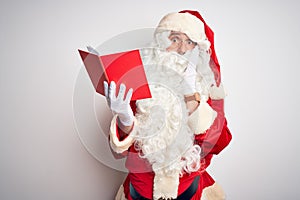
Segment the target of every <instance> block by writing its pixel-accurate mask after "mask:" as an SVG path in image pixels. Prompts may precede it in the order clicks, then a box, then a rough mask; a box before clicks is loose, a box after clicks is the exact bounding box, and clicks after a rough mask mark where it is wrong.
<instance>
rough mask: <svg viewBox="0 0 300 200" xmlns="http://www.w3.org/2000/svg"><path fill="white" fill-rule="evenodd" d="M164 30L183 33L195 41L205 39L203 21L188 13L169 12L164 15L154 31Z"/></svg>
mask: <svg viewBox="0 0 300 200" xmlns="http://www.w3.org/2000/svg"><path fill="white" fill-rule="evenodd" d="M165 30H169V31H179V32H182V33H185V34H186V35H187V36H188V37H189V38H190V39H191V40H193V41H194V42H197V43H201V42H204V41H207V42H209V41H208V40H207V37H206V35H205V29H204V24H203V22H202V21H201V20H200V19H198V18H197V17H195V16H194V15H192V14H189V13H170V14H167V15H166V16H164V17H163V18H162V19H161V21H160V22H159V24H158V27H157V29H156V32H162V31H165Z"/></svg>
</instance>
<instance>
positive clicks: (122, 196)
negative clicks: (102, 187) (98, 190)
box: [115, 185, 127, 200]
mask: <svg viewBox="0 0 300 200" xmlns="http://www.w3.org/2000/svg"><path fill="white" fill-rule="evenodd" d="M115 200H127V198H126V197H125V194H124V187H123V185H121V186H120V188H119V190H118V192H117V194H116V197H115Z"/></svg>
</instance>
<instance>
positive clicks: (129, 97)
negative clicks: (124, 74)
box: [125, 88, 133, 103]
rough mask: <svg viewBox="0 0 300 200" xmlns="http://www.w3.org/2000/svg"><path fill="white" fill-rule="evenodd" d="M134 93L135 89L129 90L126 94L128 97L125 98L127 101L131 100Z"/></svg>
mask: <svg viewBox="0 0 300 200" xmlns="http://www.w3.org/2000/svg"><path fill="white" fill-rule="evenodd" d="M132 93H133V89H132V88H130V89H129V91H128V92H127V95H126V99H125V102H126V103H129V102H130V100H131V97H132Z"/></svg>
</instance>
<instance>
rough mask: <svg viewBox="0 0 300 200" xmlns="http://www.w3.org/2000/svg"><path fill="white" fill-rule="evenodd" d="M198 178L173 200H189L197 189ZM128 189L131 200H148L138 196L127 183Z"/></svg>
mask: <svg viewBox="0 0 300 200" xmlns="http://www.w3.org/2000/svg"><path fill="white" fill-rule="evenodd" d="M199 179H200V176H196V177H195V179H194V180H193V183H192V184H191V185H190V186H189V187H188V189H186V190H185V191H184V192H183V193H182V194H181V195H179V196H178V197H177V198H176V199H174V200H189V199H191V198H192V197H193V196H194V194H195V193H196V191H197V188H198V183H199ZM129 189H130V196H131V198H132V199H133V200H150V199H147V198H145V197H143V196H142V195H140V194H139V193H138V192H137V191H136V190H135V189H134V187H133V186H132V184H131V183H129Z"/></svg>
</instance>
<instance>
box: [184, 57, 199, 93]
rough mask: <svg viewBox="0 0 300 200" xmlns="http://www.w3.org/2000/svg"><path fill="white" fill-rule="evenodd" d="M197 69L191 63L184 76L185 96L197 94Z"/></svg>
mask: <svg viewBox="0 0 300 200" xmlns="http://www.w3.org/2000/svg"><path fill="white" fill-rule="evenodd" d="M196 75H197V72H196V69H195V66H194V65H193V64H192V63H189V64H188V66H187V68H186V70H185V72H184V74H183V86H182V89H183V94H184V95H189V94H194V93H195V92H196Z"/></svg>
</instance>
